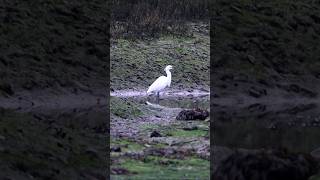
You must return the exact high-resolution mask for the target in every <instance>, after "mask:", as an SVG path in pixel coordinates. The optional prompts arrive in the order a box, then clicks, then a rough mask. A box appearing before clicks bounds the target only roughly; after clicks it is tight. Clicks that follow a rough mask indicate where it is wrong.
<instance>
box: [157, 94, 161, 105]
mask: <svg viewBox="0 0 320 180" xmlns="http://www.w3.org/2000/svg"><path fill="white" fill-rule="evenodd" d="M159 99H160V92H157V103H158V104H159Z"/></svg>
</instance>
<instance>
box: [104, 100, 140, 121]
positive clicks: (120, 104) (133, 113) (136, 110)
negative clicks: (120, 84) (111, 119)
mask: <svg viewBox="0 0 320 180" xmlns="http://www.w3.org/2000/svg"><path fill="white" fill-rule="evenodd" d="M110 111H111V113H112V114H114V115H116V116H119V117H121V118H124V119H130V118H136V117H139V116H142V115H143V113H142V111H141V110H140V107H139V106H138V105H137V104H136V103H133V102H130V101H126V100H124V99H121V98H117V97H111V99H110Z"/></svg>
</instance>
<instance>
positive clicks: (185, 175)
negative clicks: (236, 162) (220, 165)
mask: <svg viewBox="0 0 320 180" xmlns="http://www.w3.org/2000/svg"><path fill="white" fill-rule="evenodd" d="M120 166H121V167H123V168H126V169H127V170H129V171H130V172H135V173H137V174H134V175H131V176H130V178H129V177H126V176H123V175H122V176H113V177H114V179H137V180H138V179H139V180H140V179H159V178H160V177H165V179H209V174H210V171H209V170H210V162H209V161H207V160H203V159H199V158H195V157H189V158H186V159H185V160H175V159H168V158H162V157H155V156H149V157H147V158H146V159H145V160H144V161H137V160H132V159H128V160H126V161H125V162H123V163H122V164H121V165H120Z"/></svg>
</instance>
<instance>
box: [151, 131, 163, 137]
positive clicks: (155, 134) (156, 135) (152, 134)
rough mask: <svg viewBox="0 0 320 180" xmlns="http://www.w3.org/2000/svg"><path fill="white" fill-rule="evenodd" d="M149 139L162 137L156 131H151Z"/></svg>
mask: <svg viewBox="0 0 320 180" xmlns="http://www.w3.org/2000/svg"><path fill="white" fill-rule="evenodd" d="M150 137H162V135H161V134H160V133H159V132H157V131H153V132H152V133H151V134H150Z"/></svg>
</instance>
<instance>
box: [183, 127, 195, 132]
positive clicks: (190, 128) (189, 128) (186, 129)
mask: <svg viewBox="0 0 320 180" xmlns="http://www.w3.org/2000/svg"><path fill="white" fill-rule="evenodd" d="M182 129H183V130H185V131H193V130H197V129H198V127H197V126H187V127H184V128H182Z"/></svg>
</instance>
